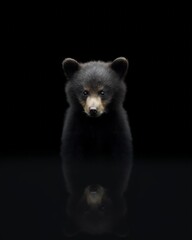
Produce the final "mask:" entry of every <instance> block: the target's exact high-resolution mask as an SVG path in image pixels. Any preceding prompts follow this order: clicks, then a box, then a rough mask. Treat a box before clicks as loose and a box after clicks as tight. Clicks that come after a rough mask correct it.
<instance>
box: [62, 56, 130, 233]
mask: <svg viewBox="0 0 192 240" xmlns="http://www.w3.org/2000/svg"><path fill="white" fill-rule="evenodd" d="M127 68H128V61H127V60H126V59H125V58H123V57H121V58H117V59H115V60H114V61H113V62H101V61H93V62H88V63H78V62H77V61H75V60H74V59H70V58H67V59H65V60H64V61H63V69H64V73H65V76H66V78H67V84H66V88H65V90H66V96H67V100H68V103H69V108H68V110H67V112H66V116H65V122H64V128H63V134H62V146H61V157H62V162H63V172H64V177H65V181H66V186H67V190H68V192H69V199H68V203H67V206H66V211H67V214H68V216H69V218H68V220H67V222H66V223H65V231H66V232H68V233H69V232H71V233H70V234H71V235H73V234H75V233H76V232H78V231H82V232H87V233H90V234H102V233H110V232H116V233H117V232H119V234H120V235H123V234H124V233H123V231H124V230H125V229H123V220H122V219H124V217H125V213H126V204H125V200H124V197H123V194H124V192H125V191H126V187H127V183H128V178H129V175H130V170H131V163H132V140H131V132H130V128H129V124H128V119H127V115H126V112H125V110H124V109H123V101H124V98H125V93H126V86H125V83H124V78H125V75H126V72H127ZM66 225H68V226H66Z"/></svg>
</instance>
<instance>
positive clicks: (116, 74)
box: [63, 58, 128, 117]
mask: <svg viewBox="0 0 192 240" xmlns="http://www.w3.org/2000/svg"><path fill="white" fill-rule="evenodd" d="M127 68H128V61H127V60H126V59H125V58H117V59H115V60H114V61H113V62H110V63H109V62H100V61H98V62H88V63H83V64H82V63H78V62H77V61H76V60H74V59H71V58H67V59H65V60H64V61H63V69H64V72H65V75H66V77H67V80H68V82H67V84H66V95H67V99H68V102H69V104H70V105H73V106H74V107H78V106H80V107H81V108H82V110H83V111H84V112H85V113H86V114H87V115H88V116H91V117H99V116H101V115H102V114H103V113H106V112H107V111H108V110H109V107H110V106H112V105H113V104H114V103H116V104H119V103H120V104H121V103H122V102H123V100H124V96H125V84H124V81H123V80H124V77H125V74H126V72H127Z"/></svg>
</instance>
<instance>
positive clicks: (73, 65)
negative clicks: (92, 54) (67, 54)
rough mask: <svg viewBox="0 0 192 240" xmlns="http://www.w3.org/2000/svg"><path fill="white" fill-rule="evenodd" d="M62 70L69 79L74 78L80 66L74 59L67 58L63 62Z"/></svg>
mask: <svg viewBox="0 0 192 240" xmlns="http://www.w3.org/2000/svg"><path fill="white" fill-rule="evenodd" d="M62 68H63V71H64V73H65V76H66V77H67V78H70V77H72V75H73V74H74V73H75V72H77V71H78V69H79V68H80V64H79V63H78V62H77V61H76V60H75V59H72V58H66V59H64V60H63V62H62Z"/></svg>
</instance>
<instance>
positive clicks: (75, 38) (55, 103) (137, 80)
mask: <svg viewBox="0 0 192 240" xmlns="http://www.w3.org/2000/svg"><path fill="white" fill-rule="evenodd" d="M4 13H5V16H4V18H3V19H4V20H3V28H2V40H3V44H2V50H3V54H2V60H3V65H2V72H1V81H2V86H3V87H2V88H1V92H2V94H1V96H2V101H1V103H2V108H1V120H2V124H1V129H0V130H1V134H0V135H1V136H0V138H1V145H0V146H1V157H2V159H3V160H2V162H3V163H5V165H6V167H5V168H2V169H3V171H2V176H3V181H4V182H6V181H5V179H8V180H7V181H8V183H7V185H6V184H5V185H4V187H5V189H7V188H8V187H9V188H10V186H12V188H14V187H13V185H14V184H13V182H14V181H16V185H17V188H16V189H18V190H20V193H18V194H16V196H17V197H15V199H17V200H15V201H16V203H17V204H19V203H20V198H22V197H23V195H22V191H23V189H26V188H27V186H28V185H27V181H29V182H30V184H31V185H30V184H29V185H30V186H33V188H34V189H35V186H36V184H37V182H39V184H40V186H42V189H44V188H46V186H47V185H46V184H48V183H44V178H45V176H46V174H48V173H47V172H46V173H45V172H43V171H42V172H41V171H40V174H39V175H38V174H37V171H36V169H37V166H38V164H37V165H33V167H32V169H33V170H31V171H32V173H34V174H31V175H30V174H29V175H28V176H23V175H25V174H24V172H27V169H29V166H31V165H30V163H31V162H33V163H34V162H35V164H36V163H37V161H36V160H34V161H33V160H29V159H28V158H26V159H28V160H26V161H25V164H24V165H22V164H21V165H20V160H18V159H19V156H28V157H29V158H30V157H31V156H35V157H34V159H39V156H42V155H46V156H49V157H50V155H51V156H53V155H54V154H55V155H58V153H59V148H60V137H61V132H62V125H63V119H64V112H65V109H66V107H67V103H66V99H65V95H64V84H65V79H64V75H63V71H62V68H61V62H62V60H63V59H64V58H66V57H71V58H75V59H76V60H78V61H80V62H85V61H89V60H103V61H112V60H113V59H115V58H116V57H119V56H125V57H127V58H128V59H129V63H130V66H129V71H128V75H127V78H126V81H127V86H128V92H127V97H126V101H125V108H126V109H127V111H128V114H129V119H130V125H131V129H132V134H133V143H134V151H135V155H136V160H135V161H136V162H137V157H138V158H139V159H141V158H143V157H146V158H147V157H148V160H149V159H150V162H153V163H157V165H158V164H159V162H163V164H165V162H168V164H173V166H175V164H176V165H177V167H176V168H175V167H173V169H177V170H176V171H174V170H172V171H170V175H169V174H168V173H169V171H168V170H167V168H166V167H165V166H166V165H163V166H164V167H161V170H162V169H165V170H164V171H165V172H166V171H167V172H166V173H165V172H164V174H165V175H166V174H167V175H166V176H167V177H166V178H165V179H166V180H164V182H163V183H162V187H165V186H166V185H167V181H168V179H172V178H173V179H175V180H176V179H177V178H178V177H179V178H182V181H181V182H182V184H183V185H182V186H183V187H184V189H186V190H185V191H184V190H183V187H180V188H179V189H180V191H179V192H177V191H176V188H177V187H178V186H180V185H179V183H178V185H175V186H174V187H175V191H174V192H172V193H170V195H169V197H170V199H171V200H170V202H172V200H173V201H174V200H175V198H177V199H179V200H177V202H176V203H175V205H177V204H179V205H182V206H183V205H185V202H187V203H188V205H186V208H187V209H188V208H189V194H190V190H189V188H187V187H186V186H188V185H189V166H188V164H189V161H190V159H191V156H192V151H191V146H192V142H191V130H192V129H191V125H192V124H191V121H192V118H191V116H192V114H191V113H192V104H191V86H190V82H191V42H190V37H189V36H190V35H191V28H190V27H191V26H190V11H189V7H188V6H185V5H184V4H182V5H179V4H178V5H176V3H174V5H171V4H168V3H167V4H157V3H156V4H155V3H153V4H147V3H142V4H139V3H133V2H128V3H126V4H123V5H122V3H120V2H115V3H112V2H110V3H109V4H108V5H103V3H99V2H88V3H86V4H82V3H81V4H79V5H77V3H76V2H73V1H72V2H70V3H68V4H67V3H63V4H56V3H48V2H47V3H46V4H45V5H40V4H34V3H31V4H25V5H18V3H17V4H15V5H11V6H7V8H5V11H4ZM3 83H5V86H4V84H3ZM5 159H8V160H7V161H5ZM10 159H11V160H10ZM15 159H17V160H15ZM22 159H23V158H22ZM51 159H52V158H51ZM53 159H54V157H53ZM53 159H52V160H53ZM176 159H177V160H176ZM49 160H50V159H49ZM38 161H40V160H38ZM55 161H56V162H57V163H58V169H59V160H55ZM138 161H139V160H138ZM13 162H14V164H16V165H17V164H19V166H22V167H17V171H16V172H15V171H14V169H15V165H14V164H13ZM21 162H22V161H21ZM41 162H46V161H41ZM48 162H49V161H48ZM48 162H47V166H49V167H47V168H48V169H49V171H51V170H50V169H53V168H52V167H51V166H52V165H49V164H48ZM51 162H53V161H51ZM186 162H187V163H186ZM26 164H27V165H26ZM41 164H42V163H41ZM180 164H181V165H182V166H183V167H181V168H182V169H185V170H183V171H182V170H181V171H180V166H181V165H180ZM185 164H186V165H185ZM56 165H57V164H56ZM157 165H154V166H157ZM8 166H10V167H8ZM26 166H28V167H26ZM54 166H55V165H54ZM169 166H170V165H169ZM190 166H191V165H190ZM139 169H140V168H139ZM151 169H153V168H151ZM155 169H158V167H154V172H155ZM168 169H169V167H168ZM170 169H172V168H171V167H170ZM5 170H6V171H5ZM140 171H141V170H140ZM12 172H14V174H12ZM141 172H142V171H141ZM157 172H158V174H159V182H161V181H162V179H161V177H160V176H161V173H160V171H157ZM139 173H140V172H139ZM52 174H53V175H54V174H55V176H56V175H57V171H55V172H54V171H53V172H52ZM18 175H20V176H22V177H21V178H22V179H23V177H24V179H26V177H27V179H28V180H26V186H25V187H24V185H22V184H21V182H20V180H18V178H17V177H16V176H18ZM34 175H36V177H37V178H34ZM14 176H15V177H14ZM30 176H31V177H30ZM47 176H48V175H47ZM16 179H17V180H16ZM29 179H30V180H29ZM138 179H139V177H138ZM151 179H153V180H154V177H151ZM140 181H141V178H140ZM149 182H150V181H149ZM173 182H174V181H173ZM146 183H147V181H146ZM12 184H13V185H12ZM55 184H56V183H55ZM169 184H170V186H172V185H171V184H172V183H170V182H169ZM169 184H168V185H169ZM176 186H177V187H176ZM185 187H186V188H185ZM12 188H11V189H12ZM37 189H38V188H37ZM53 189H54V187H53ZM6 191H7V190H6ZM6 191H5V192H6ZM38 191H40V190H38ZM38 191H36V190H34V192H33V191H32V193H33V194H32V193H30V194H31V195H33V198H35V199H36V198H37V196H38V193H39V192H38ZM51 191H52V190H50V192H49V194H50V195H51V196H52V195H53V194H55V192H54V191H52V192H51ZM47 192H48V191H47ZM167 192H169V190H168V188H167V190H166V193H165V192H162V195H163V196H165V195H166V194H167ZM6 193H7V192H6ZM171 194H172V195H171ZM31 195H30V198H31ZM162 195H161V197H162ZM181 195H182V196H183V198H181ZM7 196H8V197H7V198H9V197H10V196H13V192H11V190H10V192H9V193H7ZM18 196H19V197H18ZM40 196H41V197H40V198H39V199H40V200H39V201H40V202H41V201H42V205H43V203H44V200H45V199H47V195H46V194H45V195H40ZM171 196H172V197H171ZM33 198H32V199H33ZM58 198H59V197H58ZM149 198H150V197H149ZM157 199H159V198H158V197H157ZM181 199H182V200H181ZM146 201H147V200H146ZM179 201H180V202H179ZM5 202H6V201H5ZM29 202H30V201H29ZM31 202H32V201H31ZM55 202H57V201H56V200H55ZM17 204H15V205H17ZM39 204H40V203H37V204H36V205H35V206H36V207H37V209H38V207H39V206H41V204H40V205H39ZM55 204H56V203H55ZM5 205H6V204H5ZM15 205H13V206H15ZM6 206H8V204H7V205H6ZM19 206H20V205H19ZM162 206H164V204H162ZM20 207H21V206H20ZM41 207H42V206H41ZM12 208H13V209H15V208H14V207H12ZM39 208H40V207H39ZM167 208H168V207H167ZM11 211H12V210H10V216H11ZM14 211H16V210H14ZM36 211H37V210H36ZM24 212H25V210H24V208H21V210H20V212H19V211H18V212H17V211H16V214H19V213H20V214H21V215H22V214H24ZM149 212H150V211H149ZM151 212H152V210H151ZM186 212H187V213H186V214H185V213H183V211H182V210H180V213H182V214H183V215H182V214H180V215H177V217H178V219H180V217H182V218H183V228H182V230H181V232H182V233H183V234H184V235H183V236H185V239H187V237H188V236H189V234H188V233H189V230H188V231H184V229H185V226H186V224H188V223H189V221H190V218H189V212H190V209H189V210H186ZM41 213H42V212H41ZM16 214H15V215H16ZM31 214H32V212H31ZM37 215H38V211H37ZM32 216H33V214H32ZM171 216H172V219H171V220H170V221H172V222H173V219H175V216H176V215H175V214H173V215H171ZM25 217H26V216H25ZM26 218H27V217H26ZM157 218H161V214H159V215H157V217H156V219H157ZM20 219H21V218H20ZM45 219H46V217H45V216H44V212H43V213H42V222H43V221H45ZM161 220H162V219H161ZM161 220H159V222H160V221H161ZM32 221H34V219H33V220H31V222H32ZM39 221H40V220H39ZM8 222H9V221H8ZM16 222H17V221H16ZM23 222H24V221H21V223H22V224H23ZM31 222H30V224H31ZM151 222H152V221H151ZM51 223H52V222H51ZM180 224H181V220H179V222H177V221H176V222H175V225H174V224H173V225H172V226H173V228H177V227H178V228H179V227H180ZM5 225H6V226H9V224H8V223H6V224H5ZM12 225H14V224H12ZM12 225H11V226H12ZM26 225H27V224H26ZM50 225H51V224H50ZM141 225H142V224H140V225H138V226H141ZM16 226H17V225H16ZM145 227H147V226H145ZM7 229H8V230H9V227H7ZM15 229H16V227H15ZM138 229H139V228H138ZM8 230H7V231H8ZM42 231H43V230H42ZM165 231H166V230H164V233H165ZM36 232H38V233H39V232H41V230H39V229H38V228H35V230H34V235H35V233H36ZM170 232H171V233H172V231H171V230H170ZM10 234H12V233H10ZM156 234H157V233H156ZM13 235H14V234H13ZM3 236H4V238H5V236H6V234H4V235H3ZM145 236H147V237H149V236H150V235H145ZM145 236H143V238H139V237H138V239H145ZM151 236H152V235H151ZM176 236H177V234H176V233H175V235H174V237H176ZM178 236H180V235H178ZM5 239H6V238H5ZM156 239H157V238H156ZM164 239H168V238H164Z"/></svg>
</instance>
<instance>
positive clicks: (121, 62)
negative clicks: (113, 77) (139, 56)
mask: <svg viewBox="0 0 192 240" xmlns="http://www.w3.org/2000/svg"><path fill="white" fill-rule="evenodd" d="M128 66H129V62H128V60H127V59H126V58H124V57H119V58H116V59H115V60H114V61H113V62H112V63H111V68H112V69H113V70H114V71H115V72H116V73H117V74H118V75H119V77H120V78H123V77H125V75H126V73H127V69H128Z"/></svg>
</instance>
